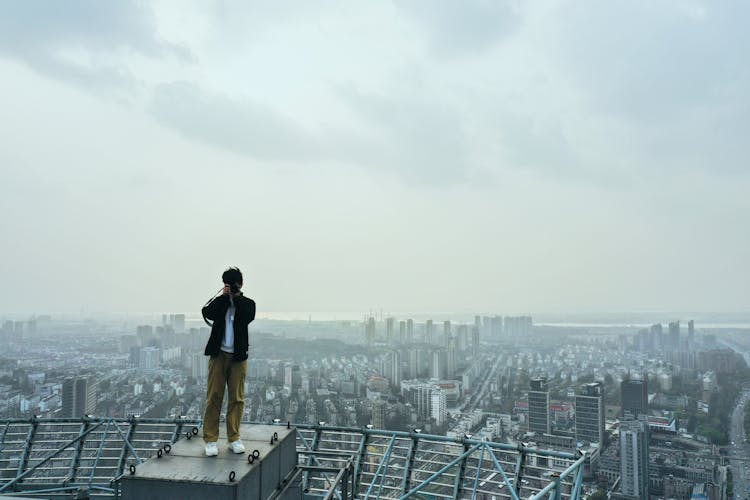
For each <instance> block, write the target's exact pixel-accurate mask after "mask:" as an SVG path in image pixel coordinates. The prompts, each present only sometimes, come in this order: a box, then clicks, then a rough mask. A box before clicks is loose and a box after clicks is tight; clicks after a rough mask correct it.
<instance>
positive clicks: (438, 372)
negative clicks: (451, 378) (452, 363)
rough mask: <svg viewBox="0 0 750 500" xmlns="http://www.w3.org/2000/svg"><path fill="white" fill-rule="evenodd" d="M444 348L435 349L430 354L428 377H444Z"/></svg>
mask: <svg viewBox="0 0 750 500" xmlns="http://www.w3.org/2000/svg"><path fill="white" fill-rule="evenodd" d="M446 361H447V360H446V350H445V349H435V350H433V351H432V353H431V354H430V378H436V379H438V380H439V379H444V378H445V374H446V371H447V370H446V368H447V366H446V365H447V362H446Z"/></svg>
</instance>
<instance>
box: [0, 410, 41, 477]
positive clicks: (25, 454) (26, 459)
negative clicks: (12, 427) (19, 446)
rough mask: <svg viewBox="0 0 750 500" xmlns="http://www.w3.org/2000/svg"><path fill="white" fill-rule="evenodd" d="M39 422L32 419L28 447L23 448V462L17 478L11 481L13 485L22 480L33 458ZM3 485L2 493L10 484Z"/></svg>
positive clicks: (20, 462)
mask: <svg viewBox="0 0 750 500" xmlns="http://www.w3.org/2000/svg"><path fill="white" fill-rule="evenodd" d="M37 425H39V424H38V423H37V420H36V419H35V418H32V419H31V425H30V427H29V432H27V433H26V445H25V446H24V447H23V454H22V455H21V460H19V461H18V470H17V472H16V478H15V479H14V480H13V481H11V483H13V484H15V482H16V481H19V480H20V479H21V476H22V475H23V471H24V469H25V468H26V465H28V463H29V457H30V456H31V446H32V441H33V440H34V435H35V434H36V429H37ZM11 483H8V484H5V485H3V487H2V488H0V491H3V490H4V489H5V488H6V487H7V486H8V485H9V484H11Z"/></svg>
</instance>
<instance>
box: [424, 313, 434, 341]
mask: <svg viewBox="0 0 750 500" xmlns="http://www.w3.org/2000/svg"><path fill="white" fill-rule="evenodd" d="M424 328H425V330H424V341H425V342H427V343H428V344H434V343H435V339H434V335H435V329H434V326H433V324H432V320H431V319H428V320H427V323H426V324H425V327H424Z"/></svg>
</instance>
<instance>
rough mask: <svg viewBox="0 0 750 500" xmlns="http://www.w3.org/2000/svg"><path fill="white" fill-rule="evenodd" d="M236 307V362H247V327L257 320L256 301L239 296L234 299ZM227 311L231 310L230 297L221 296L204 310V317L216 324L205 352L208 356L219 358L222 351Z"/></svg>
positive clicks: (212, 328)
mask: <svg viewBox="0 0 750 500" xmlns="http://www.w3.org/2000/svg"><path fill="white" fill-rule="evenodd" d="M234 307H235V310H234V361H245V360H246V359H247V347H248V342H247V325H249V324H250V322H251V321H252V320H254V319H255V301H254V300H253V299H249V298H247V297H245V296H244V295H239V296H237V297H234ZM227 309H229V296H227V295H219V296H218V297H216V298H215V299H214V300H212V301H211V302H210V303H209V304H208V305H207V306H206V307H204V308H203V310H202V312H203V316H204V317H205V318H208V319H210V320H212V321H213V322H214V326H213V327H211V336H210V337H209V338H208V343H207V344H206V350H205V351H204V354H205V355H206V356H217V355H218V354H219V352H220V351H221V341H222V340H223V339H224V329H225V328H226V324H225V321H226V315H227Z"/></svg>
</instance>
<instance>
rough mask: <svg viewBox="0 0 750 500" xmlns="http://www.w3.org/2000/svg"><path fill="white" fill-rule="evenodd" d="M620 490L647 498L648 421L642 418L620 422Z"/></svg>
mask: <svg viewBox="0 0 750 500" xmlns="http://www.w3.org/2000/svg"><path fill="white" fill-rule="evenodd" d="M620 491H621V492H622V494H623V495H629V496H632V497H634V498H648V497H649V491H648V423H647V422H646V421H645V420H644V419H640V420H628V421H624V422H621V423H620Z"/></svg>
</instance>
